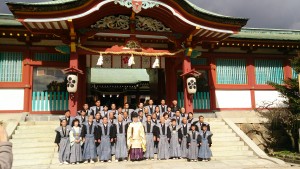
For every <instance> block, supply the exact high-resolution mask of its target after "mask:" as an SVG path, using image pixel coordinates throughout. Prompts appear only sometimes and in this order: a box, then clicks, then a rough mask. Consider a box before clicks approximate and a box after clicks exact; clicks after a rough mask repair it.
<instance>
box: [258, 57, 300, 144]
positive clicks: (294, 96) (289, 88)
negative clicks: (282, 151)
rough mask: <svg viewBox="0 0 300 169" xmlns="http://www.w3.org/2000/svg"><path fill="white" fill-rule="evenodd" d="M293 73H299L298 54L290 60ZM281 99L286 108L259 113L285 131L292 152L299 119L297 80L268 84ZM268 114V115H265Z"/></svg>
mask: <svg viewBox="0 0 300 169" xmlns="http://www.w3.org/2000/svg"><path fill="white" fill-rule="evenodd" d="M291 63H292V66H293V69H294V71H295V72H296V73H297V74H299V73H300V54H299V56H297V57H294V58H293V59H292V60H291ZM268 84H269V85H271V86H273V87H274V88H275V89H276V90H277V91H278V92H280V93H281V95H282V97H284V98H286V99H285V101H284V104H285V105H286V106H287V107H284V108H282V107H281V108H278V109H277V110H274V109H269V107H267V110H268V111H266V112H262V111H260V112H259V113H260V114H261V115H262V116H263V117H266V118H267V119H268V120H269V121H270V122H272V123H274V122H276V124H277V125H279V126H280V127H282V129H284V130H285V131H286V134H287V135H288V136H289V137H290V140H291V144H292V145H291V146H292V148H293V149H294V150H296V149H297V144H296V141H295V140H297V139H298V137H299V136H298V128H299V127H300V126H299V117H300V95H299V82H298V78H288V79H286V80H284V81H283V84H277V83H274V82H268ZM268 113H269V114H268ZM267 114H268V115H267Z"/></svg>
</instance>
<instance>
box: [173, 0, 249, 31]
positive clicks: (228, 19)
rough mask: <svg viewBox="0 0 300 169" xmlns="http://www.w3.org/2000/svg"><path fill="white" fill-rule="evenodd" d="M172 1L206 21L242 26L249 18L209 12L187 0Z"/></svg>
mask: <svg viewBox="0 0 300 169" xmlns="http://www.w3.org/2000/svg"><path fill="white" fill-rule="evenodd" d="M173 1H175V2H176V3H177V4H178V5H180V6H181V7H182V8H183V9H184V10H185V11H187V12H188V13H190V14H191V15H193V16H196V17H199V18H203V19H206V20H208V21H212V22H217V23H223V24H230V25H236V26H240V27H243V26H245V25H246V24H247V22H248V20H249V18H238V17H232V16H225V15H220V14H217V13H214V12H210V11H207V10H205V9H202V8H200V7H198V6H196V5H194V4H192V3H191V2H189V1H188V0H173Z"/></svg>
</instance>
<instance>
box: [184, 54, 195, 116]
mask: <svg viewBox="0 0 300 169" xmlns="http://www.w3.org/2000/svg"><path fill="white" fill-rule="evenodd" d="M191 69H192V66H191V60H190V58H189V57H188V56H185V57H184V59H183V63H182V73H183V74H185V73H188V72H190V71H191ZM186 79H187V77H186V76H183V93H184V94H183V95H184V108H185V112H186V113H189V112H194V109H193V95H191V94H189V93H188V91H187V83H186Z"/></svg>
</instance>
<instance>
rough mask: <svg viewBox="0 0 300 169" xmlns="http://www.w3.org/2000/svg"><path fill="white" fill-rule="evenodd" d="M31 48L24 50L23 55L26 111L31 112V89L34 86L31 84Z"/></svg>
mask: <svg viewBox="0 0 300 169" xmlns="http://www.w3.org/2000/svg"><path fill="white" fill-rule="evenodd" d="M30 60H31V59H30V50H29V48H28V49H27V50H26V52H24V56H23V77H22V78H23V83H24V84H25V88H24V112H30V110H31V109H30V107H31V99H30V98H31V89H32V86H31V85H30V84H31V83H30V79H31V75H32V74H31V68H30V65H29V64H28V63H29V62H30Z"/></svg>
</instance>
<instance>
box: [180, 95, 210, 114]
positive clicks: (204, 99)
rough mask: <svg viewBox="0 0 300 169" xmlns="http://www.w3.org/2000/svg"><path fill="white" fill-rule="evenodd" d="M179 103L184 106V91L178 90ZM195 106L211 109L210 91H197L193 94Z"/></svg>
mask: <svg viewBox="0 0 300 169" xmlns="http://www.w3.org/2000/svg"><path fill="white" fill-rule="evenodd" d="M177 99H178V105H179V106H180V107H183V106H184V96H183V92H177ZM193 108H194V109H199V110H209V109H210V95H209V92H197V93H195V94H194V96H193Z"/></svg>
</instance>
